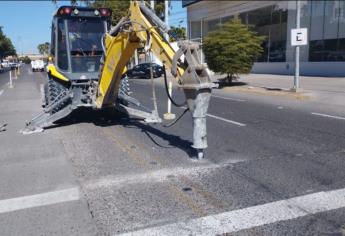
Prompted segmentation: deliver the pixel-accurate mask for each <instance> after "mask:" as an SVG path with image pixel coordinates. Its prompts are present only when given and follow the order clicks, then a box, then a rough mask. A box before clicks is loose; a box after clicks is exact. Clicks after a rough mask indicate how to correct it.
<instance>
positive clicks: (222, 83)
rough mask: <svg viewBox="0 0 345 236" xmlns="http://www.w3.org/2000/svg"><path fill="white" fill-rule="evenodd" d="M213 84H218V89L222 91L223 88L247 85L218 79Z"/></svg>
mask: <svg viewBox="0 0 345 236" xmlns="http://www.w3.org/2000/svg"><path fill="white" fill-rule="evenodd" d="M215 83H216V84H218V89H222V88H224V87H238V86H245V85H248V84H247V83H244V82H240V81H236V80H235V81H232V82H229V81H228V79H227V78H221V79H218V81H217V82H215Z"/></svg>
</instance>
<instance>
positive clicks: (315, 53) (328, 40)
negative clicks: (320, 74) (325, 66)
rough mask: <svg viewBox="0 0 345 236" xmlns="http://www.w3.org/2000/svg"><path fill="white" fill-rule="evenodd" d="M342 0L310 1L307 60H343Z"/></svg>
mask: <svg viewBox="0 0 345 236" xmlns="http://www.w3.org/2000/svg"><path fill="white" fill-rule="evenodd" d="M344 7H345V2H344V1H343V0H327V1H326V0H325V1H310V2H308V4H307V7H306V8H309V12H310V42H309V61H312V62H314V61H315V62H316V61H345V50H344V48H345V46H344V44H345V35H344V27H345V24H344V23H345V17H344V9H345V8H344Z"/></svg>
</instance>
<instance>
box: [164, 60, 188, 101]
mask: <svg viewBox="0 0 345 236" xmlns="http://www.w3.org/2000/svg"><path fill="white" fill-rule="evenodd" d="M163 73H164V84H165V92H166V94H167V96H168V98H169V100H170V101H171V103H172V104H174V106H176V107H183V106H184V105H186V101H184V102H183V103H181V104H179V103H177V102H175V101H174V100H173V99H172V97H171V96H170V93H169V89H168V81H167V74H166V71H165V66H164V65H163Z"/></svg>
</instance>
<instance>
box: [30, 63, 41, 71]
mask: <svg viewBox="0 0 345 236" xmlns="http://www.w3.org/2000/svg"><path fill="white" fill-rule="evenodd" d="M31 69H32V71H44V62H43V61H42V60H35V61H31Z"/></svg>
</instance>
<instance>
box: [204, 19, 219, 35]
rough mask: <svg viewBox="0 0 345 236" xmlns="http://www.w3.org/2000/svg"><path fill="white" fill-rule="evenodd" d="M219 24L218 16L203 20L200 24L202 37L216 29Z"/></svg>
mask: <svg viewBox="0 0 345 236" xmlns="http://www.w3.org/2000/svg"><path fill="white" fill-rule="evenodd" d="M219 24H220V18H217V19H214V20H208V21H204V22H203V24H202V26H203V27H202V37H205V36H206V35H207V34H208V33H209V32H212V31H214V30H216V29H217V27H218V26H219Z"/></svg>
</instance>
